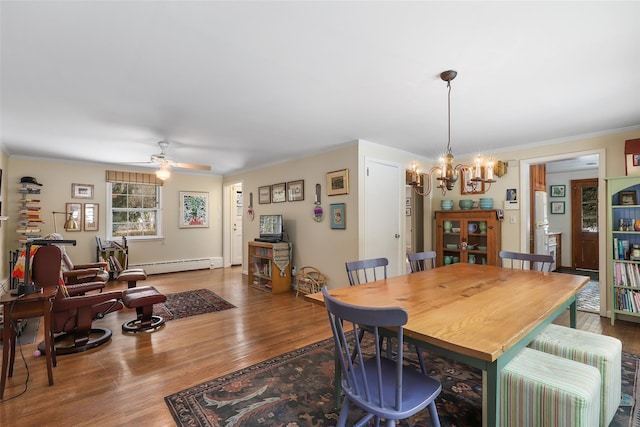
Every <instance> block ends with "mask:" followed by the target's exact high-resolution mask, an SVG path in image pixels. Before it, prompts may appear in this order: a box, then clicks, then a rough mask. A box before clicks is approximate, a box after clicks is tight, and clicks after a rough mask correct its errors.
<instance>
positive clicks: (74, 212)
mask: <svg viewBox="0 0 640 427" xmlns="http://www.w3.org/2000/svg"><path fill="white" fill-rule="evenodd" d="M65 212H66V213H67V218H68V219H69V220H71V221H73V227H69V228H65V230H66V231H81V230H82V203H67V204H66V210H65Z"/></svg>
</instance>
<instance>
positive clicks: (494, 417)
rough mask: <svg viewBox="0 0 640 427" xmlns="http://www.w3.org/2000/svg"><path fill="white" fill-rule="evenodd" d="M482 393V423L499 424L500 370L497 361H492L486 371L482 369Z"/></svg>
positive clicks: (488, 424) (484, 424)
mask: <svg viewBox="0 0 640 427" xmlns="http://www.w3.org/2000/svg"><path fill="white" fill-rule="evenodd" d="M482 382H483V384H482V386H483V388H484V390H485V393H483V397H482V400H483V405H482V409H483V410H482V425H483V426H499V425H500V372H499V369H498V363H497V362H493V363H491V364H490V365H489V366H488V369H487V370H486V371H482Z"/></svg>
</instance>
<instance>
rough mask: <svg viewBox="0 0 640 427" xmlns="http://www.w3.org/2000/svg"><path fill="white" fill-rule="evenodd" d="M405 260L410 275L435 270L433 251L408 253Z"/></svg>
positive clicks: (434, 254)
mask: <svg viewBox="0 0 640 427" xmlns="http://www.w3.org/2000/svg"><path fill="white" fill-rule="evenodd" d="M407 259H408V260H409V268H411V272H412V273H415V272H416V271H424V270H429V269H432V268H436V253H435V252H434V251H428V252H415V253H410V254H407Z"/></svg>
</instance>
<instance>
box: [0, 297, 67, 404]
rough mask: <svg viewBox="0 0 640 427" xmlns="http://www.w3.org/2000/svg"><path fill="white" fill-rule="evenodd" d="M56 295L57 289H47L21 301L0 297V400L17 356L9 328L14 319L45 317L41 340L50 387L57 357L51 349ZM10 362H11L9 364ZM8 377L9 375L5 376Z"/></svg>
mask: <svg viewBox="0 0 640 427" xmlns="http://www.w3.org/2000/svg"><path fill="white" fill-rule="evenodd" d="M55 295H56V289H55V288H54V289H47V290H45V291H44V292H36V293H34V294H29V295H25V296H22V297H20V298H18V297H16V296H12V295H11V294H10V293H6V294H4V295H2V297H0V304H2V309H3V312H4V328H3V331H2V378H1V379H0V399H1V398H2V397H3V396H4V388H5V385H6V382H7V376H8V377H11V376H12V375H13V363H14V361H15V354H16V336H15V334H14V333H13V328H12V326H11V324H12V323H14V322H15V321H16V320H17V319H24V318H28V317H38V316H44V340H45V348H46V358H47V373H48V375H49V385H53V366H55V365H56V364H57V363H56V355H55V351H54V348H53V337H52V333H51V300H52V299H53V298H54V297H55ZM9 358H11V360H9ZM7 374H8V375H7Z"/></svg>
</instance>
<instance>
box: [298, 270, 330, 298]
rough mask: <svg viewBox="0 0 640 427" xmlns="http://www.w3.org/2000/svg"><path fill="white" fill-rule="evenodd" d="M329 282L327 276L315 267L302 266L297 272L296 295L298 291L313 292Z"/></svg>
mask: <svg viewBox="0 0 640 427" xmlns="http://www.w3.org/2000/svg"><path fill="white" fill-rule="evenodd" d="M326 284H327V278H326V277H325V275H324V274H322V273H321V272H320V270H318V269H317V268H315V267H309V266H307V267H302V268H301V269H300V270H298V273H297V274H296V296H298V293H303V294H313V293H316V292H320V288H322V287H323V286H324V285H326Z"/></svg>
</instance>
